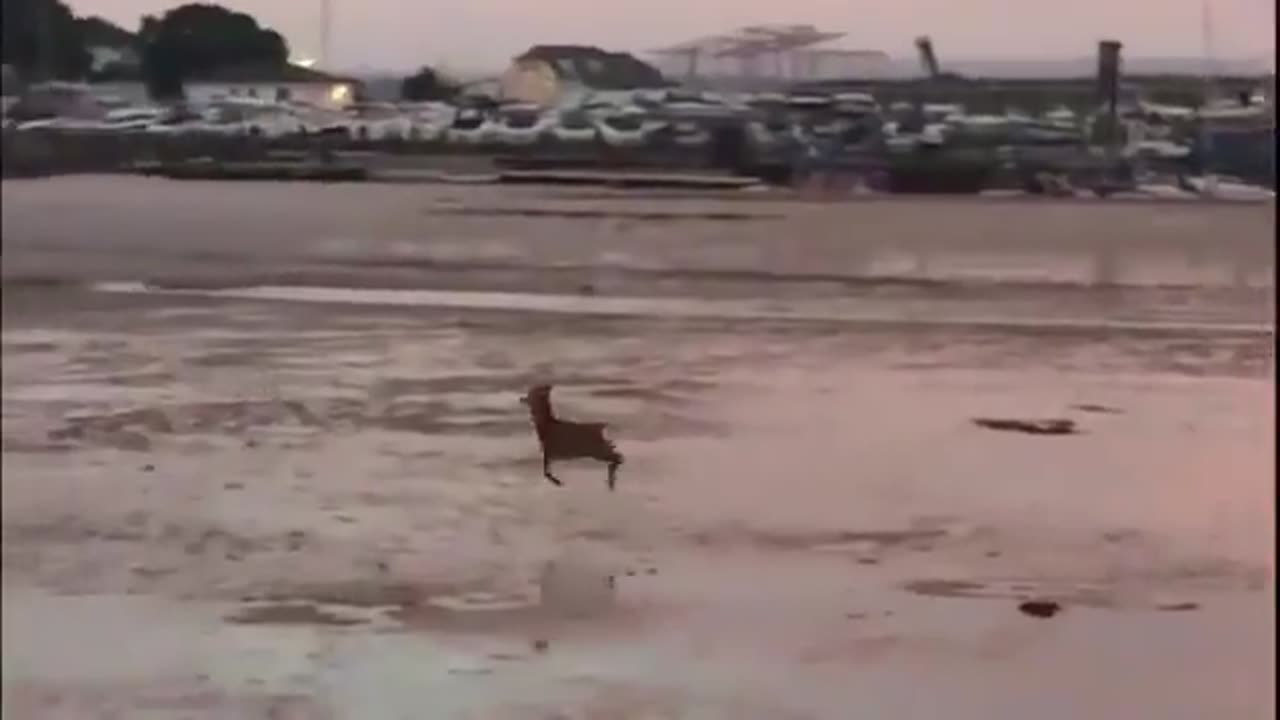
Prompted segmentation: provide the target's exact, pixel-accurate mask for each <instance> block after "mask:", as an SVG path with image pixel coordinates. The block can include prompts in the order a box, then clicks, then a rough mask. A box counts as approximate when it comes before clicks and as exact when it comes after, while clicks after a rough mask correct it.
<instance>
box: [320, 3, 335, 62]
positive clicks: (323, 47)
mask: <svg viewBox="0 0 1280 720" xmlns="http://www.w3.org/2000/svg"><path fill="white" fill-rule="evenodd" d="M332 23H333V0H320V67H322V68H325V69H328V68H329V67H330V65H329V59H330V58H329V39H330V28H331V26H332Z"/></svg>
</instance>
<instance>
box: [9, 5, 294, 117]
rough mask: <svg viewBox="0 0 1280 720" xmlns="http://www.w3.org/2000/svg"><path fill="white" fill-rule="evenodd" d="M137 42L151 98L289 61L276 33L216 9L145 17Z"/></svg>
mask: <svg viewBox="0 0 1280 720" xmlns="http://www.w3.org/2000/svg"><path fill="white" fill-rule="evenodd" d="M4 1H5V2H9V0H4ZM138 38H139V44H140V45H141V50H142V52H141V55H142V75H143V77H144V78H145V79H146V82H147V87H148V89H149V90H150V91H151V94H152V95H153V96H155V97H177V96H181V95H182V85H183V82H184V81H185V80H186V79H187V78H189V77H191V76H193V75H199V74H201V73H208V72H212V71H214V70H216V69H218V68H220V67H227V66H235V65H261V66H266V67H283V66H284V65H285V64H286V63H288V61H289V46H288V44H286V43H285V40H284V38H283V37H282V36H281V35H280V33H278V32H276V31H274V30H271V29H269V28H265V27H262V26H260V25H258V22H257V21H256V20H254V19H253V17H251V16H249V15H246V14H245V13H241V12H235V11H232V10H228V9H226V8H224V7H221V6H219V5H210V4H204V3H192V4H189V5H182V6H180V7H176V8H174V9H173V10H170V11H169V12H167V13H165V14H164V15H163V16H162V17H160V18H156V17H153V16H147V17H144V18H143V19H142V27H141V29H140V31H139V32H138Z"/></svg>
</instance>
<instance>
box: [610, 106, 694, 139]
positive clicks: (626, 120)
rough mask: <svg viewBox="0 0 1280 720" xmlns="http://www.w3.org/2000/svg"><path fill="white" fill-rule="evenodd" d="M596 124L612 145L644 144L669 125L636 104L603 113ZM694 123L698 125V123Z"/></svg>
mask: <svg viewBox="0 0 1280 720" xmlns="http://www.w3.org/2000/svg"><path fill="white" fill-rule="evenodd" d="M595 124H596V128H597V129H598V130H599V131H600V139H601V140H603V141H604V142H605V144H606V145H610V146H612V147H638V146H640V145H644V144H645V143H647V142H648V141H649V138H650V137H651V136H652V135H653V134H654V133H655V132H657V131H658V130H661V129H662V128H663V127H666V125H667V123H666V122H664V121H662V120H656V119H654V118H651V117H650V116H649V114H648V113H646V112H645V111H644V110H642V109H640V108H638V107H634V106H632V107H625V108H620V109H618V110H617V111H615V112H611V113H607V114H602V115H601V116H600V117H598V118H597V119H596V121H595ZM692 124H693V125H695V126H696V123H692Z"/></svg>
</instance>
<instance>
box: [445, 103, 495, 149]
mask: <svg viewBox="0 0 1280 720" xmlns="http://www.w3.org/2000/svg"><path fill="white" fill-rule="evenodd" d="M493 134H494V123H493V121H491V120H490V119H489V118H488V117H487V116H485V114H484V112H482V111H481V110H478V109H476V108H461V109H459V110H458V114H457V116H455V117H454V119H453V124H451V125H450V126H449V128H448V129H447V130H445V139H446V140H448V141H449V142H450V143H453V144H456V145H483V144H484V143H487V142H489V140H490V139H491V138H492V137H493Z"/></svg>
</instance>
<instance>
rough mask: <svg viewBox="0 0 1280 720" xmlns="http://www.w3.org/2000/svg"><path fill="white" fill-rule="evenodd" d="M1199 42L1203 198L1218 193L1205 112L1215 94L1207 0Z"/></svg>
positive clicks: (1203, 1) (1206, 0)
mask: <svg viewBox="0 0 1280 720" xmlns="http://www.w3.org/2000/svg"><path fill="white" fill-rule="evenodd" d="M1200 42H1201V44H1202V49H1203V51H1204V99H1203V100H1201V103H1202V105H1201V112H1200V152H1201V156H1202V158H1203V167H1202V168H1201V170H1202V172H1203V173H1204V189H1203V191H1202V194H1203V195H1204V196H1205V197H1213V196H1214V195H1215V194H1217V191H1218V178H1217V176H1216V175H1214V174H1213V128H1212V127H1210V121H1209V118H1208V117H1207V115H1208V113H1206V112H1205V111H1206V110H1208V109H1209V103H1210V102H1211V101H1212V100H1213V98H1214V95H1215V94H1216V93H1215V88H1214V75H1215V72H1214V71H1215V68H1214V61H1213V18H1212V16H1211V15H1210V14H1209V0H1201V2H1200Z"/></svg>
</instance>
